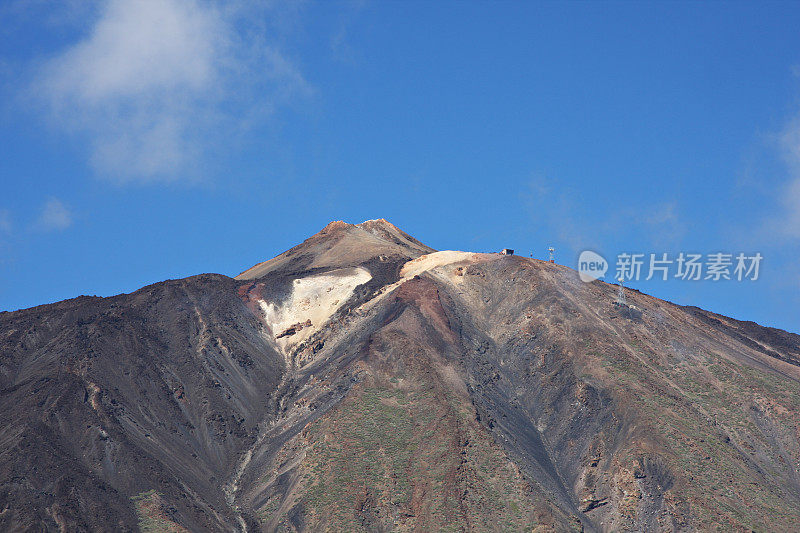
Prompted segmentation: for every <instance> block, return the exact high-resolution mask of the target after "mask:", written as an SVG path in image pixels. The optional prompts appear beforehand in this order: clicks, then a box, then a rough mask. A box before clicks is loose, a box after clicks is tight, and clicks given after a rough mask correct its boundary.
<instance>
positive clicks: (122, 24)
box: [34, 0, 310, 182]
mask: <svg viewBox="0 0 800 533" xmlns="http://www.w3.org/2000/svg"><path fill="white" fill-rule="evenodd" d="M268 15H269V12H268V10H265V9H264V8H262V7H261V4H259V3H256V2H254V3H239V2H234V3H225V4H222V3H215V2H201V1H199V0H138V1H136V2H131V1H128V0H109V1H107V2H103V3H102V4H101V7H100V9H99V10H98V15H97V17H96V19H95V20H94V22H93V23H92V24H91V27H90V28H88V31H87V33H86V35H85V37H84V38H83V39H82V40H81V41H80V42H77V43H75V44H73V45H72V46H70V47H68V48H67V49H65V50H63V51H61V52H60V53H59V54H57V55H56V56H55V57H52V58H51V59H50V60H49V61H48V62H46V63H45V65H44V66H43V67H42V68H41V70H40V71H39V72H38V75H37V77H36V81H35V83H34V85H35V89H36V92H37V93H38V94H39V95H40V96H41V97H42V99H43V101H44V102H45V103H46V106H47V108H48V110H49V112H50V113H51V116H52V117H53V119H54V120H55V123H56V125H57V126H59V127H61V128H64V129H65V130H68V131H70V132H72V133H77V134H81V135H84V136H85V137H86V140H87V143H88V148H89V151H90V161H91V163H92V166H93V167H94V168H95V170H96V171H97V172H98V174H99V175H101V176H103V177H107V178H110V179H114V180H117V181H120V182H129V181H175V180H179V179H187V178H189V179H191V178H194V177H197V173H198V169H200V168H202V167H203V165H204V164H205V163H206V162H207V161H205V160H204V158H205V155H204V154H206V153H207V152H208V151H209V150H210V149H211V148H212V147H217V148H220V147H221V145H222V146H223V147H224V146H233V143H235V140H236V138H237V137H238V136H240V135H242V134H243V132H245V131H246V130H247V129H248V128H252V127H255V126H257V125H258V123H259V121H261V120H263V119H264V118H265V117H267V116H268V115H269V114H270V113H271V112H272V111H273V110H274V109H275V106H276V105H278V104H280V103H282V102H285V101H286V99H287V98H289V97H291V96H293V95H296V94H308V93H309V91H310V89H309V85H308V84H307V82H306V81H305V79H304V77H303V76H302V74H301V73H300V71H299V70H298V69H297V68H296V67H295V65H294V64H293V63H292V62H291V61H290V60H289V59H288V58H287V57H285V56H284V55H283V54H282V53H281V52H280V51H279V50H278V49H277V48H276V47H275V46H274V45H271V44H270V43H269V42H268V38H267V36H266V31H265V30H266V27H265V26H264V24H263V23H262V22H260V20H261V19H263V17H266V16H268Z"/></svg>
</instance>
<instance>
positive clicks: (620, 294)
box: [614, 277, 628, 307]
mask: <svg viewBox="0 0 800 533" xmlns="http://www.w3.org/2000/svg"><path fill="white" fill-rule="evenodd" d="M617 281H619V288H618V289H617V301H616V302H614V304H616V305H617V307H627V306H628V301H627V300H626V299H625V286H624V285H623V283H624V282H625V279H624V278H622V277H620V278H619V280H617Z"/></svg>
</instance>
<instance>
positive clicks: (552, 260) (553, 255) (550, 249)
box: [547, 246, 556, 263]
mask: <svg viewBox="0 0 800 533" xmlns="http://www.w3.org/2000/svg"><path fill="white" fill-rule="evenodd" d="M547 251H548V252H550V262H551V263H555V262H556V259H555V253H556V249H555V248H553V247H552V246H551V247H550V248H548V249H547Z"/></svg>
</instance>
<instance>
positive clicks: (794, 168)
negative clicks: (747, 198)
mask: <svg viewBox="0 0 800 533" xmlns="http://www.w3.org/2000/svg"><path fill="white" fill-rule="evenodd" d="M781 146H782V148H783V152H784V157H785V158H786V162H787V165H788V167H789V170H790V173H791V178H790V180H789V182H788V183H787V184H786V185H785V188H784V190H783V191H781V193H782V194H781V197H780V198H781V204H782V208H783V213H782V215H781V216H780V218H779V219H778V220H776V226H777V229H778V230H779V231H781V232H783V233H784V234H785V235H786V236H787V237H789V238H792V239H800V117H798V118H796V119H795V120H794V121H792V122H791V123H790V124H789V125H788V126H787V127H786V129H785V130H784V132H783V134H782V135H781Z"/></svg>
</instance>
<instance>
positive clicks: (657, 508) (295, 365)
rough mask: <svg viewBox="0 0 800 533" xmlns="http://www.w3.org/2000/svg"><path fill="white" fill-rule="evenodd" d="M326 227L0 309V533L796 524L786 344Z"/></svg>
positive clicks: (563, 272)
mask: <svg viewBox="0 0 800 533" xmlns="http://www.w3.org/2000/svg"><path fill="white" fill-rule="evenodd" d="M615 292H616V287H615V286H613V285H608V284H606V283H603V282H601V281H595V282H592V283H583V282H581V281H579V278H578V275H577V273H576V272H575V271H574V270H571V269H570V268H567V267H565V266H561V265H557V264H552V263H548V262H543V261H538V260H534V259H527V258H522V257H517V256H505V255H499V254H482V253H468V252H454V251H442V252H437V251H435V250H433V249H431V248H429V247H427V246H425V245H424V244H422V243H420V242H419V241H417V240H415V239H414V238H412V237H410V236H409V235H407V234H405V233H404V232H402V231H401V230H399V229H398V228H396V227H395V226H393V225H392V224H390V223H388V222H386V221H385V220H375V221H368V222H364V223H362V224H357V225H351V224H346V223H344V222H332V223H331V224H329V225H328V226H326V227H325V228H324V229H323V230H322V231H321V232H320V233H318V234H317V235H314V236H313V237H311V238H309V239H308V240H306V241H305V242H303V243H302V244H300V245H299V246H297V247H295V248H292V249H291V250H289V251H287V252H285V253H283V254H281V255H280V256H278V257H276V258H274V259H271V260H269V261H266V262H264V263H261V264H259V265H256V266H254V267H252V268H250V269H249V270H246V271H245V272H243V273H242V274H240V275H239V276H237V277H236V278H229V277H226V276H222V275H217V274H204V275H199V276H194V277H190V278H186V279H181V280H170V281H165V282H162V283H157V284H155V285H151V286H148V287H144V288H142V289H140V290H138V291H136V292H134V293H132V294H122V295H119V296H114V297H110V298H96V297H86V296H83V297H79V298H76V299H73V300H67V301H63V302H59V303H55V304H52V305H44V306H40V307H35V308H31V309H25V310H20V311H15V312H11V313H0V406H2V409H0V530H2V531H21V530H26V531H27V530H35V531H57V530H58V531H86V530H92V531H100V530H102V531H135V530H146V531H245V530H246V531H322V530H330V531H411V530H413V531H580V530H584V531H676V530H687V531H691V530H725V531H751V530H754V531H800V444H798V442H800V336H798V335H795V334H791V333H787V332H784V331H780V330H776V329H770V328H764V327H761V326H758V325H756V324H753V323H749V322H740V321H737V320H734V319H731V318H727V317H724V316H719V315H716V314H714V313H710V312H707V311H703V310H701V309H697V308H688V307H680V306H677V305H674V304H671V303H669V302H665V301H662V300H659V299H657V298H653V297H650V296H647V295H645V294H641V293H638V292H635V291H631V292H630V293H629V295H628V300H629V302H630V303H631V304H632V305H633V306H635V309H633V308H628V307H625V308H622V307H619V306H615V305H614V297H615Z"/></svg>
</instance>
